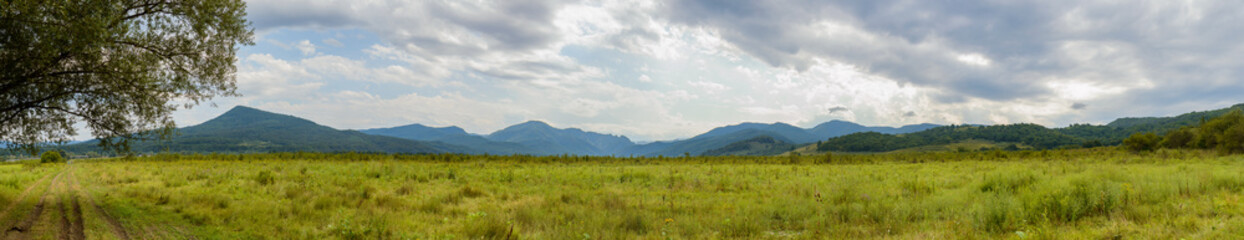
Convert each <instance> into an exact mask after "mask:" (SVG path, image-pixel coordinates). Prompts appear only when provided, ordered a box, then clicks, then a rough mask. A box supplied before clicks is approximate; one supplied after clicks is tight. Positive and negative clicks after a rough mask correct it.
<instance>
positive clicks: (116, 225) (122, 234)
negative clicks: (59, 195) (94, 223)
mask: <svg viewBox="0 0 1244 240" xmlns="http://www.w3.org/2000/svg"><path fill="white" fill-rule="evenodd" d="M69 181H70V185H71V187H70V188H71V189H72V190H73V192H74V193H75V197H74V199H75V200H74V201H73V204H74V208H75V210H74V211H75V212H78V216H82V211H81V209H80V208H78V207H77V206H78V201H77V200H76V199H77V197H76V196H77V195H82V196H83V197H84V198H86V201H87V202H89V203H91V206H94V207H95V212H98V213H99V215H100V216H102V217H104V221H105V222H108V228H109V229H111V230H112V234H113V236H116V237H117V238H119V239H125V240H129V239H130V235H129V234H128V233H126V231H125V226H123V225H121V221H117V218H114V217H112V215H110V214H108V211H104V208H103V207H100V206H99V202H96V201H95V198H92V197H91V194H88V193H86V192H85V191H81V185H79V184H78V178H76V177H74V176H73V172H70V173H69ZM78 221H79V224H78V227H77V229H76V231H78V234H84V233H83V230H82V224H81V221H82V220H81V217H79V219H78Z"/></svg>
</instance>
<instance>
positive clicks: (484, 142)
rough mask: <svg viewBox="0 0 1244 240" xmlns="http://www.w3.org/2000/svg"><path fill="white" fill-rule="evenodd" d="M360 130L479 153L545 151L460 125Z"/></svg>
mask: <svg viewBox="0 0 1244 240" xmlns="http://www.w3.org/2000/svg"><path fill="white" fill-rule="evenodd" d="M359 132H362V133H366V134H372V135H381V136H390V137H396V138H403V139H410V140H416V141H429V142H442V143H447V144H453V145H458V146H464V147H468V148H471V149H473V150H474V151H475V152H478V153H487V154H498V155H510V154H537V155H538V154H543V153H544V152H542V151H538V150H536V149H533V148H529V147H527V146H524V145H522V144H518V143H512V142H498V141H492V140H488V139H487V138H484V137H483V136H479V135H474V134H470V133H467V132H466V130H462V128H459V127H454V126H450V127H440V128H434V127H428V126H424V125H421V124H411V125H406V126H400V127H392V128H375V129H367V130H360V131H359Z"/></svg>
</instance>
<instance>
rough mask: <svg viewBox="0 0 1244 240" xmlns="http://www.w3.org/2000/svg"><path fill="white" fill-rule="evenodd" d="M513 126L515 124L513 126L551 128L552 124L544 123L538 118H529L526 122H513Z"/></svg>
mask: <svg viewBox="0 0 1244 240" xmlns="http://www.w3.org/2000/svg"><path fill="white" fill-rule="evenodd" d="M514 126H515V127H518V126H523V127H546V128H553V126H550V125H549V124H548V123H545V122H544V121H540V120H530V121H526V122H523V123H519V124H515V125H514Z"/></svg>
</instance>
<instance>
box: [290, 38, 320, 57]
mask: <svg viewBox="0 0 1244 240" xmlns="http://www.w3.org/2000/svg"><path fill="white" fill-rule="evenodd" d="M294 48H298V51H300V52H302V55H303V56H310V55H315V44H311V41H310V40H302V41H301V42H297V43H294Z"/></svg>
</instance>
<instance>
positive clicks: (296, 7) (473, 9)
mask: <svg viewBox="0 0 1244 240" xmlns="http://www.w3.org/2000/svg"><path fill="white" fill-rule="evenodd" d="M248 5H250V6H249V8H248V18H250V19H251V20H252V21H254V23H255V26H256V28H257V29H258V31H259V32H260V33H261V34H265V33H271V32H278V33H279V32H282V31H297V32H296V34H270V35H267V36H271V37H272V38H274V39H265V40H263V41H259V42H260V45H265V44H271V45H275V46H279V47H282V48H283V49H285V50H286V51H288V50H294V49H296V50H298V51H299V52H300V53H302V55H301V56H292V57H291V58H290V59H279V58H277V57H273V55H276V56H285V55H283V54H279V53H269V52H264V51H262V49H261V48H248V50H252V49H253V50H254V51H255V53H257V54H252V55H248V56H247V57H244V58H241V59H240V60H239V64H240V66H239V72H238V76H239V77H238V79H239V81H238V85H239V91H240V92H243V94H244V95H246V96H245V97H243V98H242V99H240V100H238V102H241V103H244V104H265V105H269V106H272V107H284V108H288V109H290V110H297V109H302V110H297V111H294V112H290V113H291V114H296V115H298V114H301V113H304V112H305V113H308V114H318V115H316V116H317V117H316V118H325V119H332V120H327V121H328V122H329V123H333V124H341V125H340V127H363V126H365V127H383V126H393V125H400V124H407V123H410V122H412V121H414V122H423V123H443V125H463V127H466V128H468V129H474V130H476V131H484V132H488V131H491V130H495V128H499V127H503V126H504V125H505V124H507V123H514V122H521V121H523V120H527V119H546V120H549V121H556V122H558V123H559V126H575V127H583V128H585V129H597V130H601V131H604V132H610V133H621V134H628V135H632V134H633V136H632V137H635V138H637V139H654V140H655V139H668V138H676V137H687V136H690V135H694V134H695V133H698V132H700V131H702V130H707V129H710V128H712V127H715V126H719V125H724V124H730V123H737V122H741V121H756V122H776V121H782V122H788V123H793V124H797V125H801V126H811V125H815V124H816V123H819V122H823V121H827V120H830V119H842V120H848V121H855V122H860V123H865V124H867V125H890V126H897V125H902V124H911V123H919V122H932V123H985V124H988V123H1010V122H1034V123H1040V124H1067V123H1072V122H1085V121H1088V122H1094V123H1104V122H1108V121H1109V120H1112V119H1114V118H1117V117H1123V116H1155V115H1158V116H1160V115H1170V114H1177V113H1180V112H1186V111H1188V110H1189V109H1212V108H1213V107H1204V106H1219V107H1220V106H1229V105H1231V104H1232V103H1235V102H1238V101H1240V100H1239V94H1238V93H1239V92H1244V84H1241V82H1240V81H1239V80H1238V77H1237V76H1240V75H1244V59H1241V58H1239V57H1238V56H1240V55H1244V42H1239V41H1238V39H1241V38H1244V31H1241V30H1244V29H1242V28H1244V26H1240V25H1238V24H1236V23H1238V22H1240V21H1244V14H1239V13H1240V12H1244V11H1241V10H1242V9H1244V2H1231V1H1154V2H1124V3H1120V2H1110V1H1078V2H1074V3H1071V4H1069V3H1068V2H1051V1H1037V2H1005V1H1003V2H994V1H972V2H966V3H961V4H946V3H944V2H937V1H898V0H880V1H831V2H825V1H811V0H776V1H726V2H722V1H704V0H673V1H652V0H633V1H631V0H628V1H605V2H578V1H562V0H547V1H546V0H522V1H386V0H324V1H310V2H305V1H301V0H299V1H294V0H267V1H251V2H248ZM965 6H968V7H965ZM352 31H361V32H365V34H357V33H351V32H352ZM342 32H347V33H348V35H349V36H345V35H342ZM333 34H336V35H333ZM356 35H357V36H360V37H357V38H356ZM305 39H322V40H320V41H321V44H318V45H319V46H317V44H313V42H312V41H310V40H305ZM360 40H362V41H360ZM359 42H364V43H359ZM291 43H293V44H291ZM356 44H362V45H361V46H355V45H356ZM323 46H332V47H333V48H332V49H331V50H333V51H328V52H325V51H324V50H325V48H323ZM349 49H362V51H361V54H354V55H352V54H350V53H348V52H347V53H342V52H341V50H349ZM330 53H331V54H330ZM332 54H336V55H332ZM653 80H659V81H653ZM360 83H366V84H360ZM356 85H362V86H363V87H354V86H356ZM368 87H372V88H368ZM375 88H380V89H375ZM394 89H401V90H394ZM410 89H413V90H410ZM401 91H407V92H401ZM722 93H729V94H722ZM317 99H321V100H317ZM420 101H423V102H426V104H421V102H420ZM433 103H435V104H444V105H448V106H452V107H453V108H456V109H466V110H463V111H456V109H447V108H441V107H436V106H430V104H433ZM351 104H355V105H358V106H367V107H358V108H371V107H380V108H382V107H397V108H400V107H408V108H423V109H420V110H406V109H403V110H399V111H393V112H392V113H385V112H382V111H363V110H358V109H352V108H351V107H349V106H351ZM1088 105H1092V106H1094V107H1093V108H1092V109H1089V108H1087V106H1088ZM1068 106H1071V107H1070V108H1068ZM1076 106H1080V107H1076ZM1134 106H1144V107H1134ZM317 108H322V109H326V110H325V112H324V113H312V111H313V110H312V109H317ZM424 109H426V110H424ZM476 109H479V111H476ZM520 110H521V111H520ZM827 110H828V113H827V112H826V111H827ZM1090 110H1091V111H1090ZM300 111H301V112H300ZM440 111H444V112H440ZM917 111H918V112H919V114H916V112H917ZM334 114H336V115H334ZM420 114H422V115H420ZM338 115H339V116H338ZM403 115H419V116H413V117H412V116H403ZM359 116H366V117H362V118H360V117H359ZM895 116H903V117H895ZM351 118H355V119H351ZM457 122H466V123H457ZM334 126H336V125H334ZM490 128H491V129H490Z"/></svg>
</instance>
